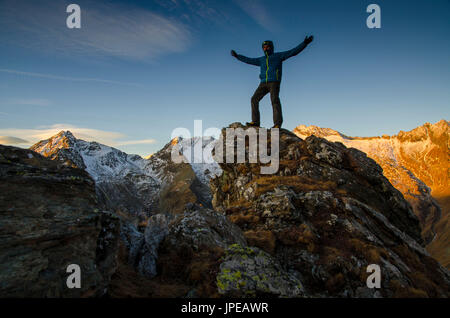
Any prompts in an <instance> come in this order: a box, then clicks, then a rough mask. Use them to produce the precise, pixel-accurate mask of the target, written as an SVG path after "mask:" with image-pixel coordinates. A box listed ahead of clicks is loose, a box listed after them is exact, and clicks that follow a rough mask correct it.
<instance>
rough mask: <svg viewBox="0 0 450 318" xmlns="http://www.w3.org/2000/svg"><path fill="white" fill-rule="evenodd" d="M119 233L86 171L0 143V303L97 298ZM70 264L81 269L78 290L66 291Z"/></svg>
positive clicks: (106, 280)
mask: <svg viewBox="0 0 450 318" xmlns="http://www.w3.org/2000/svg"><path fill="white" fill-rule="evenodd" d="M119 230H120V224H119V220H118V218H117V217H115V216H113V215H111V214H110V213H107V212H103V211H101V210H100V209H99V206H98V204H97V202H96V193H95V186H94V181H93V180H92V179H91V177H90V176H89V175H88V174H87V173H86V172H85V171H83V170H81V169H76V168H72V167H68V166H65V165H62V164H60V163H58V162H55V161H52V160H49V159H47V158H44V157H43V156H41V155H39V154H38V153H36V152H34V151H31V150H26V149H21V148H16V147H10V146H3V145H0V251H1V253H0V281H1V283H0V297H89V296H101V295H104V294H105V293H107V288H108V284H109V281H110V277H111V275H112V274H113V273H114V272H115V269H116V266H117V264H116V263H117V246H118V237H119ZM70 264H77V265H79V266H80V269H81V288H80V289H69V288H68V287H67V285H66V280H67V277H68V276H69V274H70V273H66V269H67V266H68V265H70Z"/></svg>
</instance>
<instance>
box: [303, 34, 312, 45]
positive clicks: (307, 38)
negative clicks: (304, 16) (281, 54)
mask: <svg viewBox="0 0 450 318" xmlns="http://www.w3.org/2000/svg"><path fill="white" fill-rule="evenodd" d="M313 40H314V36H312V35H311V36H309V37H308V36H306V37H305V43H306V44H309V43H311V42H312V41H313Z"/></svg>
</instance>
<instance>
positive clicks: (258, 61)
mask: <svg viewBox="0 0 450 318" xmlns="http://www.w3.org/2000/svg"><path fill="white" fill-rule="evenodd" d="M306 46H307V44H306V43H305V42H302V43H300V44H299V45H297V46H296V47H294V48H293V49H292V50H289V51H284V52H277V53H273V49H272V50H271V51H269V52H265V55H264V56H261V57H256V58H251V57H246V56H244V55H241V54H238V55H237V57H236V58H237V59H238V60H239V61H241V62H244V63H247V64H251V65H256V66H259V67H260V70H261V72H260V74H259V78H260V79H261V83H267V82H281V76H282V74H283V61H285V60H287V59H288V58H290V57H292V56H295V55H297V54H298V53H300V52H301V51H303V49H304V48H305V47H306Z"/></svg>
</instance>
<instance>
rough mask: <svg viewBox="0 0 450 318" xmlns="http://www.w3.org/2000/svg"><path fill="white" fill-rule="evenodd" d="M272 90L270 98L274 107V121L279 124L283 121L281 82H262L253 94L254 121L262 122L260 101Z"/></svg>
mask: <svg viewBox="0 0 450 318" xmlns="http://www.w3.org/2000/svg"><path fill="white" fill-rule="evenodd" d="M269 92H270V100H271V102H272V109H273V123H274V125H279V126H281V124H282V123H283V114H282V113H281V102H280V97H279V94H280V82H268V83H260V84H259V86H258V88H257V89H256V91H255V93H254V94H253V96H252V122H254V123H256V124H258V125H259V124H260V115H259V102H260V101H261V99H262V98H263V97H264V96H266V94H267V93H269Z"/></svg>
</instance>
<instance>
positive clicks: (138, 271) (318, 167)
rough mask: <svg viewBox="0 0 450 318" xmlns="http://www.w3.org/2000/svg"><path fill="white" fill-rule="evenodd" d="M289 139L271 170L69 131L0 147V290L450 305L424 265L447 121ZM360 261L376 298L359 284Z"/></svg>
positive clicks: (433, 242)
mask: <svg viewBox="0 0 450 318" xmlns="http://www.w3.org/2000/svg"><path fill="white" fill-rule="evenodd" d="M228 128H240V129H249V128H250V127H248V126H243V125H242V124H240V123H233V124H231V125H229V126H228ZM225 131H226V128H223V129H222V135H224V134H225ZM294 132H295V134H294V133H293V132H290V131H288V130H285V129H281V130H280V153H279V155H280V161H279V169H278V171H277V172H276V173H275V174H271V175H266V174H262V173H261V168H262V165H263V163H261V162H257V163H250V162H242V163H237V164H235V163H220V164H218V163H216V162H214V161H212V160H211V159H212V157H211V156H212V154H211V151H212V149H213V147H214V146H215V145H216V142H217V141H216V140H214V139H213V138H211V137H203V138H190V139H183V138H175V139H173V140H170V141H169V142H168V143H167V144H166V145H165V146H164V147H163V148H162V149H161V150H159V151H158V152H156V153H154V154H153V155H151V156H149V157H148V159H144V158H142V157H140V156H138V155H130V154H126V153H124V152H122V151H120V150H118V149H115V148H112V147H109V146H106V145H102V144H99V143H97V142H86V141H84V140H80V139H77V138H76V137H75V136H74V135H73V134H72V133H71V132H69V131H61V132H60V133H58V134H56V135H55V136H53V137H51V138H48V139H46V140H42V141H40V142H38V143H37V144H35V145H33V146H32V147H30V149H21V148H17V147H11V146H3V145H0V166H1V169H0V181H1V182H0V190H1V191H0V197H2V200H0V212H1V213H0V225H1V226H2V231H1V232H2V234H1V237H2V240H0V249H1V250H2V251H4V253H1V255H0V269H1V271H0V276H1V278H2V282H3V283H2V285H1V286H0V295H4V296H9V297H11V296H17V297H43V296H45V295H47V296H48V297H89V296H91V297H92V296H108V297H143V296H144V297H248V296H251V297H265V296H270V297H305V296H306V297H345V298H347V297H375V298H377V297H388V298H390V297H448V296H449V294H450V289H449V286H450V272H449V271H448V270H447V269H445V267H443V266H441V265H440V264H439V263H438V262H437V261H436V260H435V259H438V260H440V262H441V263H442V264H444V265H447V266H448V263H445V262H446V258H445V257H446V255H447V254H446V253H447V252H448V239H447V237H448V235H449V231H448V225H447V224H448V223H446V222H447V220H448V209H447V208H446V206H445V202H448V201H445V200H448V192H447V191H448V174H446V173H448V158H449V156H448V122H446V121H442V122H439V123H437V124H434V125H430V124H425V125H424V126H422V127H419V128H417V129H415V130H413V131H411V132H408V133H404V132H401V133H399V134H398V135H396V136H392V137H390V136H383V137H372V138H363V137H348V136H345V135H343V134H340V133H339V132H336V131H334V130H331V129H323V128H319V127H313V126H312V127H305V126H299V127H297V128H296V129H295V130H294ZM258 134H259V131H258ZM266 137H267V136H265V137H263V135H259V138H266ZM327 139H329V140H327ZM333 139H335V140H333ZM269 141H270V140H267V142H269ZM229 144H231V145H233V153H234V154H235V153H236V147H237V145H236V144H237V143H235V142H234V141H232V142H231V143H229ZM195 146H197V147H198V148H201V149H202V150H203V155H202V156H205V155H206V157H207V158H208V159H209V160H208V161H209V163H196V161H198V160H192V159H194V158H193V156H194V154H193V153H192V152H190V151H191V150H192V149H193V147H195ZM355 148H360V149H361V150H362V151H361V150H358V149H355ZM223 150H224V153H226V152H228V151H229V150H228V149H227V147H224V149H223ZM173 151H175V152H177V151H178V154H181V155H183V156H184V158H185V159H186V160H185V162H183V163H174V162H173V161H172V160H171V154H172V152H173ZM248 151H249V149H246V152H247V155H248ZM363 151H364V152H363ZM246 157H247V158H248V156H246ZM369 157H372V158H373V159H371V158H369ZM197 159H198V158H197ZM377 162H378V163H377ZM402 193H403V195H402ZM405 198H406V199H407V200H408V201H409V202H410V203H408V202H407V201H406V200H405ZM447 207H448V206H447ZM425 246H426V247H427V249H428V251H426V250H425ZM430 254H432V255H431V256H430ZM432 256H433V257H432ZM74 262H75V263H76V264H80V266H81V267H82V268H83V269H85V271H84V276H83V277H85V278H84V279H85V281H86V282H87V284H86V285H83V288H82V289H81V290H76V291H73V290H70V289H67V288H65V287H64V284H61V283H60V282H61V279H65V278H64V273H65V267H66V266H67V264H72V263H74ZM36 264H37V267H36V266H35V265H36ZM370 264H378V265H379V266H380V270H381V272H382V282H381V285H382V288H380V289H370V288H368V287H367V285H366V279H367V276H368V272H367V266H368V265H370Z"/></svg>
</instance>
